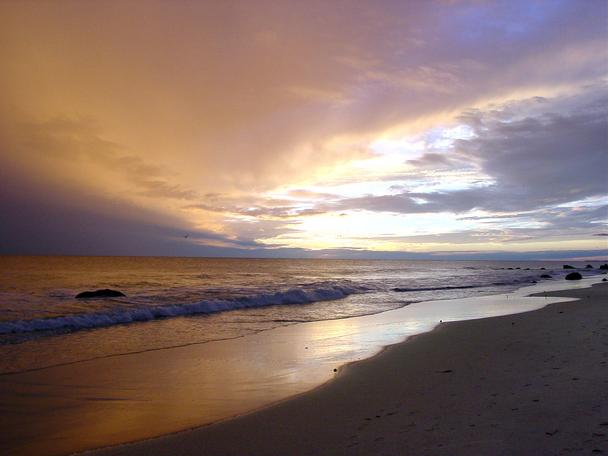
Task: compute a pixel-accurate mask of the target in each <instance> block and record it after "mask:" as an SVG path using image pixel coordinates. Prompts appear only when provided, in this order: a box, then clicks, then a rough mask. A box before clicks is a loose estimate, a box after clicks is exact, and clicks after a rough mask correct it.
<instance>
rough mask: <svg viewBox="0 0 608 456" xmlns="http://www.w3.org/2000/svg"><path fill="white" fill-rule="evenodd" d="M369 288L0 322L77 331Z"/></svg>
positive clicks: (0, 328) (24, 329)
mask: <svg viewBox="0 0 608 456" xmlns="http://www.w3.org/2000/svg"><path fill="white" fill-rule="evenodd" d="M368 290H369V288H366V287H364V286H356V285H337V284H323V285H321V286H317V287H309V288H291V289H288V290H285V291H280V292H275V293H260V294H254V295H250V296H239V297H235V298H227V299H209V300H204V301H200V302H193V303H186V304H171V305H161V306H153V307H129V308H121V309H116V310H111V311H106V312H91V313H82V314H72V315H63V316H58V317H49V318H36V319H31V320H14V321H4V322H0V334H11V333H12V334H15V333H28V332H34V331H57V330H61V331H77V330H80V329H92V328H102V327H106V326H113V325H120V324H125V323H134V322H144V321H150V320H156V319H160V318H171V317H180V316H188V315H199V314H211V313H216V312H225V311H229V310H235V309H245V308H251V307H264V306H275V305H286V304H310V303H313V302H319V301H330V300H335V299H341V298H345V297H347V296H349V295H351V294H355V293H363V292H366V291H368Z"/></svg>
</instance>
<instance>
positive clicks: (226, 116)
mask: <svg viewBox="0 0 608 456" xmlns="http://www.w3.org/2000/svg"><path fill="white" fill-rule="evenodd" d="M604 10H605V5H604V3H603V2H602V1H597V2H594V1H590V2H585V3H584V5H580V4H578V3H575V2H552V3H551V4H543V5H540V6H539V5H538V4H535V3H530V2H527V1H523V0H522V1H521V2H515V3H513V2H505V3H500V2H499V3H483V2H482V3H479V2H473V3H464V2H444V1H429V2H407V3H405V2H394V1H389V0H387V1H380V2H374V3H373V4H371V3H370V4H365V3H363V4H362V3H357V2H352V3H351V2H346V3H344V2H322V1H311V2H289V1H286V2H282V1H261V2H239V3H230V2H215V3H212V4H205V5H202V4H191V3H182V2H177V3H175V2H173V3H167V2H162V1H158V2H157V1H150V2H148V3H147V4H146V14H145V15H142V14H141V8H140V7H139V6H138V5H136V4H135V3H124V2H122V3H121V2H112V1H109V2H96V3H91V2H86V3H78V2H60V3H54V4H50V3H44V2H43V3H40V4H37V5H36V8H31V5H29V4H27V3H23V2H4V3H1V4H0V59H2V62H3V71H2V72H1V73H0V100H1V101H2V108H1V109H0V169H3V170H5V174H12V175H14V176H19V177H14V178H12V179H11V180H9V181H5V182H3V183H2V184H0V185H1V186H4V187H6V186H8V185H17V181H18V180H19V179H21V180H22V181H23V182H27V183H28V185H27V186H24V185H18V187H19V188H20V192H21V194H20V201H22V204H23V205H24V207H26V206H28V204H29V206H28V207H37V206H36V204H37V200H41V201H46V200H47V199H53V201H59V200H62V204H57V205H50V206H49V207H54V208H56V209H57V211H58V214H60V213H61V214H64V212H62V211H63V209H61V208H66V207H70V208H72V209H74V210H75V211H78V210H81V211H83V213H85V212H86V213H87V214H93V213H97V215H98V220H103V218H104V217H107V216H108V212H112V210H111V209H109V206H108V204H107V203H103V204H102V203H99V202H100V201H112V202H113V205H111V206H112V207H114V208H115V210H116V211H118V212H120V214H116V213H115V214H114V215H116V216H118V215H120V217H118V218H121V219H122V217H123V216H125V217H127V218H128V219H129V220H131V221H133V223H132V224H127V225H124V226H125V228H126V227H127V226H128V229H131V230H134V231H137V228H136V227H137V223H136V221H135V220H134V217H139V222H140V223H141V224H142V227H147V226H149V225H154V226H156V225H159V226H161V225H162V226H164V225H165V221H166V220H170V221H171V222H170V223H169V225H170V226H171V227H179V229H178V231H180V230H181V228H182V227H183V228H184V229H186V228H187V229H188V230H200V231H201V232H202V233H207V234H209V236H208V237H207V238H205V239H207V241H208V242H217V243H233V244H235V245H236V244H238V245H241V246H242V247H243V248H255V246H256V243H261V242H264V241H267V240H268V239H270V237H273V236H280V234H281V233H291V232H292V231H293V230H294V229H296V227H297V226H298V225H301V223H302V220H304V219H306V218H314V217H317V216H319V217H321V216H323V215H327V214H331V213H334V212H339V213H345V212H348V211H366V212H368V213H379V212H392V213H397V214H425V213H443V212H450V213H457V214H460V215H463V216H466V215H470V212H471V211H474V210H483V211H487V212H491V213H497V212H499V213H504V212H517V213H519V212H529V211H543V210H547V208H553V209H554V208H555V207H556V206H558V205H560V204H565V203H571V202H576V201H581V200H584V199H585V198H588V197H591V196H593V195H599V194H605V190H606V188H605V186H603V185H602V183H601V182H600V181H599V174H600V170H602V168H603V169H604V170H605V155H602V151H604V152H605V150H606V148H605V146H606V137H605V135H604V136H602V125H604V126H605V123H604V124H603V123H602V120H601V119H602V118H605V115H606V109H605V106H606V90H605V88H604V87H603V86H599V85H597V81H601V80H602V79H603V78H605V75H606V68H607V65H608V53H607V52H606V47H605V39H606V32H605V24H604V15H603V14H600V13H598V12H600V11H604ZM100 24H101V26H100ZM92 56H94V57H95V58H93V57H92ZM590 84H596V85H590ZM585 86H588V87H587V89H585V90H586V91H583V92H584V93H583V95H581V88H582V87H585ZM577 91H578V92H579V93H578V94H576V95H571V96H570V97H568V96H563V95H560V94H564V93H566V94H567V93H573V92H577ZM523 98H527V99H528V101H517V100H521V99H523ZM508 100H515V101H512V102H511V103H506V101H508ZM593 100H595V101H593ZM458 112H460V113H463V114H462V116H461V117H460V119H458V122H460V123H461V124H462V125H467V126H468V127H469V128H470V129H471V130H472V131H473V132H474V134H475V136H474V137H471V138H466V139H462V138H461V139H458V140H454V141H452V143H451V144H452V146H450V147H448V148H444V147H443V146H441V147H440V146H438V145H436V144H435V145H434V144H433V143H432V142H430V141H429V142H428V143H427V147H426V148H425V149H424V150H423V151H422V155H420V154H418V155H415V156H411V155H407V154H403V156H400V157H399V160H396V161H395V162H394V163H393V162H390V160H388V159H387V160H386V162H382V157H380V156H379V155H378V154H377V153H376V152H375V151H374V150H373V148H372V147H371V146H372V145H373V143H374V141H375V140H377V139H378V138H389V139H390V138H402V137H403V136H404V135H405V136H407V135H419V134H420V133H421V132H422V133H424V132H426V131H428V130H429V129H432V128H438V129H441V127H443V126H444V124H445V123H450V122H452V121H453V120H454V113H458ZM604 131H605V128H604ZM443 139H445V138H443ZM448 142H449V141H448ZM362 163H363V165H362ZM378 163H380V164H378ZM395 163H397V165H395ZM366 165H369V166H366ZM376 165H377V166H376ZM26 177H27V179H26ZM475 181H478V182H477V183H475ZM311 182H312V183H313V184H314V185H313V184H311ZM309 184H310V185H309ZM329 184H332V185H329ZM384 184H386V185H388V186H392V189H391V190H386V189H383V188H384V187H383V185H384ZM349 185H350V187H349V188H346V187H348V186H349ZM338 187H340V188H338ZM355 187H356V188H355ZM456 187H457V188H456ZM370 188H372V190H370ZM383 192H384V193H383ZM277 195H282V196H277ZM47 196H48V198H47ZM4 203H5V204H6V205H9V203H10V202H9V201H7V200H6V199H5V200H4ZM13 206H14V205H13ZM13 206H11V207H13ZM60 207H61V208H60ZM13 209H14V207H13ZM15 211H16V209H15ZM10 213H11V214H16V213H17V212H10ZM51 215H52V214H51ZM64 215H65V214H64ZM62 217H63V215H62ZM66 217H67V216H66ZM514 217H515V218H517V217H516V216H514ZM557 217H558V214H557V212H555V213H552V212H550V211H549V212H544V213H543V215H542V216H541V215H538V216H537V219H543V222H542V223H545V224H547V223H550V222H549V221H547V220H549V219H553V218H554V219H556V220H557ZM59 218H61V217H59ZM342 218H343V219H348V217H346V216H344V217H342ZM66 220H67V219H66ZM72 220H76V219H72ZM551 223H553V222H551ZM555 223H557V222H555ZM577 224H578V222H577ZM577 226H578V225H577ZM65 228H66V229H68V225H67V224H66V225H65ZM595 228H596V230H597V229H598V228H599V227H598V225H597V224H596V225H595ZM91 229H92V228H91ZM577 229H582V228H580V227H579V228H577ZM95 232H96V231H95ZM163 233H165V234H164V235H165V236H168V237H171V236H173V234H172V233H173V231H171V230H165V231H163ZM396 234H399V233H396ZM214 236H215V237H216V238H213V237H214ZM43 237H44V236H42V237H41V239H42V238H43ZM193 237H194V236H193ZM212 238H213V239H212ZM200 240H201V242H202V241H203V239H202V238H201V239H200ZM207 241H205V242H207ZM23 242H25V241H24V240H23ZM108 242H109V241H108ZM277 242H278V241H277ZM49 243H51V240H50V238H49ZM62 245H63V244H62ZM104 245H106V244H104ZM121 245H122V244H121ZM24 246H25V244H24ZM100 249H101V247H100Z"/></svg>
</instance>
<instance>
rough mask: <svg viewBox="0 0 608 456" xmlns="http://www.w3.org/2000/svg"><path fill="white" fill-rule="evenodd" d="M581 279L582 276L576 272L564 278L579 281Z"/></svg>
mask: <svg viewBox="0 0 608 456" xmlns="http://www.w3.org/2000/svg"><path fill="white" fill-rule="evenodd" d="M582 278H583V276H582V275H580V273H578V272H571V273H570V274H568V275H567V276H566V280H581V279H582Z"/></svg>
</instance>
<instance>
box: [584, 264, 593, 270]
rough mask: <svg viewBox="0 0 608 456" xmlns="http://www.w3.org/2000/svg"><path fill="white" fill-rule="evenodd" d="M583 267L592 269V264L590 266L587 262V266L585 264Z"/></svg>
mask: <svg viewBox="0 0 608 456" xmlns="http://www.w3.org/2000/svg"><path fill="white" fill-rule="evenodd" d="M585 269H593V266H591V265H590V264H588V265H587V266H585Z"/></svg>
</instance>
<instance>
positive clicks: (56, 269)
mask: <svg viewBox="0 0 608 456" xmlns="http://www.w3.org/2000/svg"><path fill="white" fill-rule="evenodd" d="M571 264H573V265H574V266H578V267H581V268H583V267H584V266H585V264H586V263H571ZM592 264H593V265H594V266H596V267H597V266H598V264H596V263H592ZM543 268H544V269H543ZM566 272H568V271H564V270H563V269H562V263H561V262H559V263H558V262H504V261H421V260H408V261H367V260H292V259H207V258H145V257H58V256H57V257H10V256H5V257H0V372H16V371H22V370H29V369H36V368H40V367H44V366H51V365H56V364H62V363H69V362H75V361H79V360H84V359H93V358H99V357H104V356H108V355H115V354H123V353H132V352H139V351H146V350H151V349H158V348H166V347H173V346H180V345H188V344H194V343H204V342H209V341H213V340H221V339H231V338H236V337H241V336H245V335H247V334H251V333H254V332H259V331H264V330H268V329H271V328H274V327H277V326H283V325H289V324H297V323H301V322H308V321H319V320H331V319H339V318H348V317H353V316H359V315H368V314H375V313H380V312H384V311H387V310H390V309H395V308H399V307H403V306H405V305H408V304H411V303H413V302H422V301H428V300H431V299H435V300H436V299H453V298H465V297H470V296H480V295H489V294H498V293H506V292H509V291H512V290H514V289H516V288H519V287H521V286H523V285H525V284H529V283H531V282H534V281H543V280H548V281H554V280H560V279H563V276H564V274H565V273H566ZM582 272H583V274H584V275H590V274H593V273H597V270H595V271H593V270H585V269H583V270H582ZM541 274H549V275H551V276H552V277H553V278H552V279H541V278H540V276H541ZM99 288H112V289H116V290H119V291H122V292H123V293H125V294H126V295H127V296H126V297H125V298H110V299H87V300H78V299H75V298H74V297H75V295H76V294H77V293H79V292H81V291H84V290H95V289H99Z"/></svg>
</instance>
